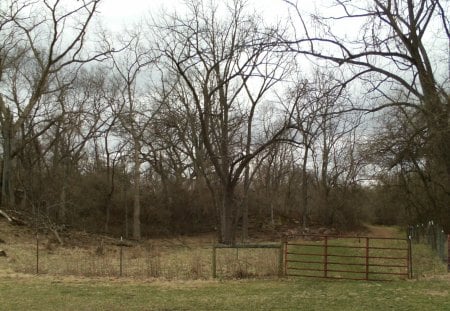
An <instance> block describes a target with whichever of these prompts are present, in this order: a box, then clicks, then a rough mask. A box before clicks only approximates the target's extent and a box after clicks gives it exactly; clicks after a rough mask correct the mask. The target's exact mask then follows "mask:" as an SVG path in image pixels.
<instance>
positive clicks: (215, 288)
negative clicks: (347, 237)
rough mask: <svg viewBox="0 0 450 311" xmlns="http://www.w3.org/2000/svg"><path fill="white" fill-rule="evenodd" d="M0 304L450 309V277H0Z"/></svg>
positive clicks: (23, 307)
mask: <svg viewBox="0 0 450 311" xmlns="http://www.w3.org/2000/svg"><path fill="white" fill-rule="evenodd" d="M0 306H1V309H2V310H450V281H449V279H427V280H420V281H418V280H413V281H395V282H388V283H376V282H358V281H322V280H304V279H289V280H227V281H210V280H206V281H205V280H204V281H200V280H197V281H171V282H168V281H165V282H161V281H153V282H141V281H133V280H117V279H96V280H92V279H70V278H59V279H58V278H54V277H29V276H28V277H26V276H25V277H20V276H19V277H18V276H6V277H5V276H3V277H1V278H0Z"/></svg>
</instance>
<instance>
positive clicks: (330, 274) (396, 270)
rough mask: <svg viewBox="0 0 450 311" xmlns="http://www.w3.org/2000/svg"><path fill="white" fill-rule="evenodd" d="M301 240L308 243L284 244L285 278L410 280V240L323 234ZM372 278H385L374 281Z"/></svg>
mask: <svg viewBox="0 0 450 311" xmlns="http://www.w3.org/2000/svg"><path fill="white" fill-rule="evenodd" d="M304 237H306V238H308V237H309V239H308V241H305V242H286V244H285V274H286V275H287V276H303V277H312V278H314V277H316V278H331V279H351V280H371V281H387V280H390V279H389V278H388V276H391V277H393V276H402V277H407V278H409V277H411V273H412V272H411V271H412V269H411V253H410V250H411V245H410V243H411V241H410V240H409V239H400V238H387V237H360V236H326V235H321V236H317V235H304ZM356 243H358V244H359V245H355V244H356ZM402 244H403V245H405V246H403V245H402ZM333 258H334V259H335V260H333ZM339 258H340V260H339ZM336 259H337V260H336ZM400 261H401V262H400ZM299 272H300V273H299ZM305 272H306V273H305ZM307 272H310V274H308V273H307ZM375 275H379V276H385V278H384V279H379V278H374V276H375ZM360 276H363V277H360ZM386 278H388V279H386Z"/></svg>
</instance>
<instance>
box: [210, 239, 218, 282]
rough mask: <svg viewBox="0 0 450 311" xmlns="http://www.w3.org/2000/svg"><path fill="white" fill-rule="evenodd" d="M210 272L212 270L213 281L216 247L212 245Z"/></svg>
mask: <svg viewBox="0 0 450 311" xmlns="http://www.w3.org/2000/svg"><path fill="white" fill-rule="evenodd" d="M211 270H212V277H213V279H215V278H216V276H217V275H216V246H215V245H213V247H212V267H211Z"/></svg>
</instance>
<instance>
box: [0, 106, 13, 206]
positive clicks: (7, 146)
mask: <svg viewBox="0 0 450 311" xmlns="http://www.w3.org/2000/svg"><path fill="white" fill-rule="evenodd" d="M8 112H9V110H8ZM5 119H6V120H5V124H3V129H2V136H3V167H2V199H1V205H2V206H10V207H12V206H14V195H13V189H12V185H11V171H12V163H13V161H12V158H11V153H12V139H13V138H12V133H11V130H12V116H11V115H10V113H8V115H6V116H5Z"/></svg>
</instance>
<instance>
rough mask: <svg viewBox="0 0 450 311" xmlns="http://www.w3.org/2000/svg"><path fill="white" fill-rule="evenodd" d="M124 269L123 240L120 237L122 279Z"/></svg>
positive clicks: (120, 274)
mask: <svg viewBox="0 0 450 311" xmlns="http://www.w3.org/2000/svg"><path fill="white" fill-rule="evenodd" d="M122 269H123V238H122V237H120V272H119V276H120V277H122V271H123V270H122Z"/></svg>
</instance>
